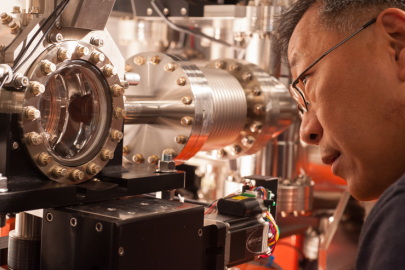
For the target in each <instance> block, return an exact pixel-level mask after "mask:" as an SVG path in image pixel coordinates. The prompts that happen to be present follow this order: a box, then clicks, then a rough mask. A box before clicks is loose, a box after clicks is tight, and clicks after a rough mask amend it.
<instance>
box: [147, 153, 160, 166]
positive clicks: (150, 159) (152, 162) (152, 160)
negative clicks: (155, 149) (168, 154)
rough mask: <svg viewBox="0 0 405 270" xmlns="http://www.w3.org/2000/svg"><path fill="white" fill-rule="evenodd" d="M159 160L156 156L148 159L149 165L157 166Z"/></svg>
mask: <svg viewBox="0 0 405 270" xmlns="http://www.w3.org/2000/svg"><path fill="white" fill-rule="evenodd" d="M158 160H159V158H158V157H157V156H155V155H153V156H150V157H148V163H150V164H156V163H157V162H158Z"/></svg>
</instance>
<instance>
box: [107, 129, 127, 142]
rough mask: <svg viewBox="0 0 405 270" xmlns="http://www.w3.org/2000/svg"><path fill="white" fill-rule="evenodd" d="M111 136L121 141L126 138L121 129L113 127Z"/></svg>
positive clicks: (114, 139) (112, 138)
mask: <svg viewBox="0 0 405 270" xmlns="http://www.w3.org/2000/svg"><path fill="white" fill-rule="evenodd" d="M110 138H111V140H113V141H121V140H122V138H124V134H123V133H122V132H121V131H119V130H116V129H113V130H111V133H110Z"/></svg>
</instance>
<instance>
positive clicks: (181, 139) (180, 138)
mask: <svg viewBox="0 0 405 270" xmlns="http://www.w3.org/2000/svg"><path fill="white" fill-rule="evenodd" d="M174 141H175V142H176V143H178V144H184V143H185V142H186V141H187V138H186V137H184V136H183V135H177V136H176V137H175V138H174Z"/></svg>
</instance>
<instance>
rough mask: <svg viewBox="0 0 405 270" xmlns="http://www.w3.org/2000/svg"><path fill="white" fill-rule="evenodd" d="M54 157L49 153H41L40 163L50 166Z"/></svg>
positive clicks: (42, 165)
mask: <svg viewBox="0 0 405 270" xmlns="http://www.w3.org/2000/svg"><path fill="white" fill-rule="evenodd" d="M52 160H53V159H52V157H51V156H49V155H48V154H47V153H45V152H44V153H41V154H40V155H39V157H38V164H39V166H41V167H45V166H48V165H49V164H51V163H52Z"/></svg>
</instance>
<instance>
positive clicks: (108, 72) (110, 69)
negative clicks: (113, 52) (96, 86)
mask: <svg viewBox="0 0 405 270" xmlns="http://www.w3.org/2000/svg"><path fill="white" fill-rule="evenodd" d="M117 73H118V70H117V68H116V67H114V66H112V65H105V67H104V68H103V74H104V76H106V77H107V78H108V77H111V76H115V75H117Z"/></svg>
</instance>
